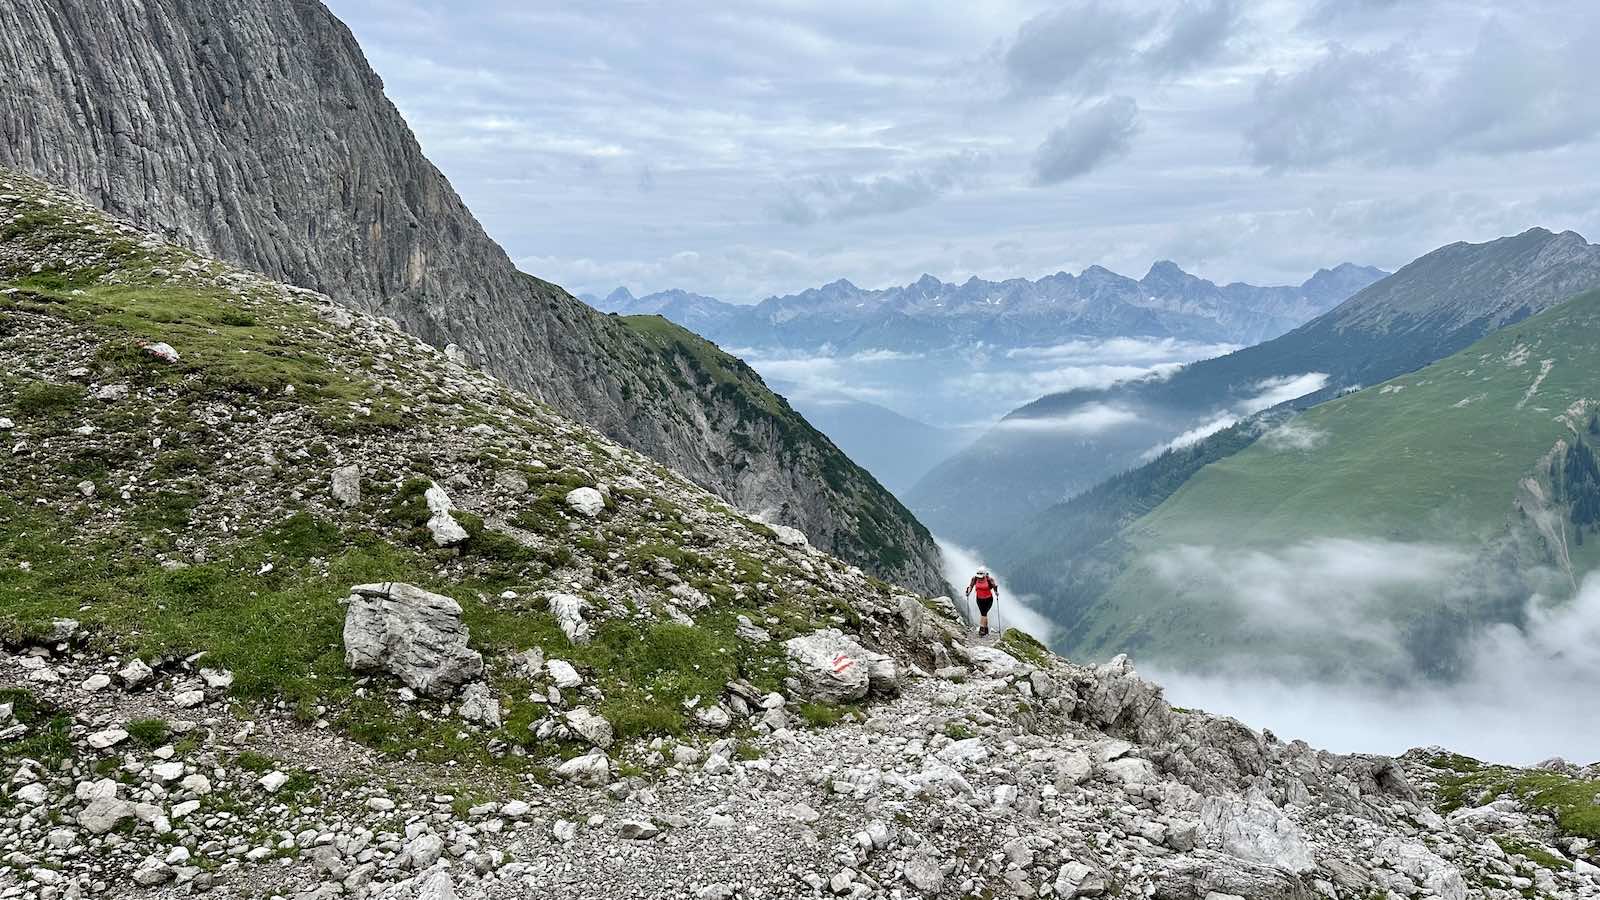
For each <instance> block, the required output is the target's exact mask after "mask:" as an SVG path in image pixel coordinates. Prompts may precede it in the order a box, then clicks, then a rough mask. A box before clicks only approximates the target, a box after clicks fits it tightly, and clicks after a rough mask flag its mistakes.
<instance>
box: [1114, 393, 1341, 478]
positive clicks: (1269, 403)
mask: <svg viewBox="0 0 1600 900" xmlns="http://www.w3.org/2000/svg"><path fill="white" fill-rule="evenodd" d="M1327 386H1328V375H1327V373H1324V372H1303V373H1301V374H1299V375H1283V376H1279V377H1277V378H1264V379H1262V380H1261V381H1258V382H1256V383H1255V384H1254V385H1252V386H1251V387H1252V389H1253V390H1254V391H1255V393H1254V394H1251V395H1250V396H1249V397H1247V398H1245V399H1244V400H1241V401H1239V402H1238V403H1235V404H1234V405H1233V407H1232V408H1230V409H1228V410H1225V411H1221V412H1218V413H1216V414H1215V415H1214V416H1212V418H1210V419H1209V420H1207V421H1205V422H1202V423H1201V424H1199V425H1196V426H1194V427H1192V428H1190V429H1188V430H1187V431H1185V432H1183V433H1182V434H1180V435H1178V436H1177V437H1175V438H1173V439H1172V440H1170V441H1167V442H1166V443H1165V444H1157V445H1156V446H1154V447H1151V448H1150V449H1149V450H1146V451H1145V452H1144V453H1143V454H1141V456H1140V458H1141V459H1144V460H1152V459H1155V458H1156V457H1158V456H1160V455H1161V454H1162V453H1165V452H1166V451H1168V450H1179V449H1182V448H1184V447H1188V446H1190V445H1191V444H1198V443H1199V442H1201V441H1203V440H1205V439H1206V438H1208V437H1210V436H1212V435H1213V434H1216V433H1217V432H1219V431H1222V430H1223V429H1226V428H1231V427H1233V426H1234V425H1237V424H1238V423H1240V422H1242V421H1244V420H1245V419H1246V418H1249V417H1250V416H1253V415H1255V414H1256V413H1258V412H1263V411H1265V410H1269V409H1271V408H1273V407H1274V406H1277V405H1278V404H1280V403H1288V402H1289V401H1290V400H1297V399H1299V398H1301V397H1304V396H1305V395H1307V394H1311V393H1315V392H1317V391H1320V390H1322V389H1323V388H1325V387H1327Z"/></svg>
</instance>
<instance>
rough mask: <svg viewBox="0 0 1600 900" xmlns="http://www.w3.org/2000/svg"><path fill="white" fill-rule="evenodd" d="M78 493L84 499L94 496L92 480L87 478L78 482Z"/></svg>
mask: <svg viewBox="0 0 1600 900" xmlns="http://www.w3.org/2000/svg"><path fill="white" fill-rule="evenodd" d="M78 493H80V494H82V495H83V497H84V499H86V500H87V499H89V498H91V497H93V496H94V482H92V481H90V480H88V479H84V480H83V481H80V482H78Z"/></svg>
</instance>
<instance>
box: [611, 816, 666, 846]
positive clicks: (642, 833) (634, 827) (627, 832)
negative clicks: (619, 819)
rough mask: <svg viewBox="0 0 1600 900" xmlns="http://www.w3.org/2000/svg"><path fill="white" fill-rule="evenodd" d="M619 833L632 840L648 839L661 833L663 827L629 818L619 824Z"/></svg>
mask: <svg viewBox="0 0 1600 900" xmlns="http://www.w3.org/2000/svg"><path fill="white" fill-rule="evenodd" d="M617 833H618V834H620V835H622V836H623V837H624V838H627V839H628V840H630V841H648V840H649V839H651V838H653V837H655V836H656V835H658V834H660V833H661V829H659V828H657V827H656V826H655V825H653V824H651V823H649V822H641V821H637V820H631V819H630V820H628V821H625V822H623V823H622V824H621V825H619V826H617Z"/></svg>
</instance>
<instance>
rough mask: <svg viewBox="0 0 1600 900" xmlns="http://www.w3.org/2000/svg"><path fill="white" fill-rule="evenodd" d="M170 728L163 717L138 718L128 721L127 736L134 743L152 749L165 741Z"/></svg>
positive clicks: (170, 730)
mask: <svg viewBox="0 0 1600 900" xmlns="http://www.w3.org/2000/svg"><path fill="white" fill-rule="evenodd" d="M171 735H172V729H171V728H169V727H168V726H167V722H166V720H165V719H140V720H138V721H136V722H129V723H128V738H129V739H130V740H132V741H133V742H134V743H135V744H138V745H139V746H141V747H144V748H146V749H150V750H153V749H155V748H156V747H159V746H161V745H162V744H165V743H166V742H167V738H168V737H170V736H171Z"/></svg>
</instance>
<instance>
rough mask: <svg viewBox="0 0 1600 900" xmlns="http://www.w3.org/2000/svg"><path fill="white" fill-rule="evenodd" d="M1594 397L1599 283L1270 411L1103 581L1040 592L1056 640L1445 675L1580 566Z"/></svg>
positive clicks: (1599, 370)
mask: <svg viewBox="0 0 1600 900" xmlns="http://www.w3.org/2000/svg"><path fill="white" fill-rule="evenodd" d="M1597 396H1600V291H1596V292H1590V293H1587V294H1583V295H1581V296H1579V297H1577V298H1574V299H1573V300H1571V301H1569V302H1568V303H1565V304H1563V305H1561V306H1559V307H1557V308H1555V309H1553V310H1550V311H1547V312H1545V313H1543V314H1541V315H1539V316H1536V317H1534V318H1532V319H1529V320H1527V321H1525V322H1522V323H1521V324H1518V325H1514V326H1510V327H1507V328H1505V329H1503V330H1501V331H1499V332H1496V333H1494V334H1492V335H1490V336H1489V337H1487V338H1485V339H1483V340H1481V341H1479V342H1478V343H1476V344H1474V345H1473V346H1471V347H1469V348H1467V349H1466V350H1464V351H1461V352H1459V353H1456V354H1454V355H1452V356H1450V357H1448V358H1446V359H1444V360H1441V361H1440V362H1438V363H1435V364H1433V365H1431V366H1428V367H1426V368H1424V369H1421V370H1419V371H1417V372H1415V373H1412V374H1410V375H1406V376H1402V377H1400V378H1396V379H1394V380H1392V381H1389V382H1386V383H1384V384H1382V385H1377V386H1374V387H1371V388H1367V389H1365V390H1362V391H1360V392H1358V393H1354V394H1350V395H1347V396H1345V397H1342V398H1339V399H1336V400H1333V401H1330V402H1328V403H1325V404H1322V405H1319V406H1317V407H1314V408H1312V409H1310V410H1308V411H1306V412H1304V413H1301V414H1300V415H1298V416H1295V417H1293V418H1290V419H1287V420H1284V421H1281V422H1279V423H1276V424H1273V425H1271V426H1268V430H1266V432H1265V433H1264V434H1263V435H1261V437H1260V438H1259V439H1257V440H1255V441H1253V442H1251V443H1249V445H1248V446H1247V447H1245V448H1244V449H1242V450H1240V451H1239V452H1238V453H1236V454H1234V455H1232V456H1228V457H1227V458H1223V459H1219V460H1217V461H1214V462H1211V463H1210V464H1209V465H1206V466H1205V467H1204V468H1202V469H1200V470H1199V471H1198V472H1196V473H1195V474H1194V475H1193V477H1191V478H1189V479H1188V480H1187V481H1186V482H1184V483H1183V484H1182V486H1181V487H1179V488H1178V489H1177V490H1176V491H1175V492H1173V493H1172V494H1171V496H1170V497H1169V498H1167V499H1166V500H1165V502H1162V503H1161V504H1160V505H1159V506H1157V507H1156V508H1154V509H1153V510H1151V511H1150V512H1149V513H1148V514H1146V515H1143V516H1141V517H1139V518H1138V519H1136V520H1134V521H1133V522H1132V523H1131V524H1128V525H1127V526H1126V527H1124V528H1123V529H1122V530H1121V531H1120V533H1118V534H1117V535H1116V536H1115V537H1113V538H1110V539H1109V540H1108V541H1107V542H1105V543H1104V544H1103V545H1102V547H1101V549H1100V551H1099V553H1098V554H1096V555H1095V559H1096V562H1097V563H1098V564H1099V566H1100V567H1101V568H1100V573H1101V574H1102V575H1105V576H1107V577H1106V578H1105V579H1104V581H1103V582H1102V583H1101V584H1095V583H1093V581H1092V579H1085V578H1081V577H1080V578H1078V579H1077V580H1076V581H1075V582H1074V583H1072V584H1070V585H1068V586H1067V593H1065V594H1064V595H1062V596H1059V597H1058V598H1057V600H1058V604H1059V605H1060V606H1061V607H1062V608H1064V609H1066V610H1068V611H1069V618H1070V619H1071V620H1072V628H1071V630H1070V633H1069V634H1068V635H1067V636H1066V637H1065V638H1064V640H1065V644H1066V646H1067V647H1069V648H1070V649H1072V650H1075V651H1078V652H1089V653H1109V652H1113V651H1116V652H1120V651H1124V650H1138V651H1139V652H1141V653H1144V654H1145V655H1146V656H1152V655H1153V656H1156V657H1159V658H1162V659H1166V660H1170V661H1172V662H1175V663H1184V664H1204V663H1208V662H1217V661H1219V660H1224V659H1227V658H1229V657H1230V656H1232V655H1235V654H1241V653H1249V654H1251V655H1253V656H1255V657H1256V658H1257V659H1260V660H1265V659H1266V658H1268V657H1271V656H1274V655H1280V654H1281V655H1282V656H1283V657H1284V658H1285V659H1290V658H1298V659H1299V660H1300V661H1301V662H1302V663H1303V664H1305V665H1307V666H1310V667H1313V668H1319V669H1325V668H1342V667H1344V666H1346V665H1347V664H1349V663H1351V661H1353V660H1360V661H1361V663H1360V664H1361V665H1364V666H1374V667H1377V668H1380V669H1381V668H1384V667H1389V666H1394V665H1414V666H1420V667H1421V668H1423V669H1424V670H1425V671H1428V672H1432V673H1436V674H1448V672H1449V671H1450V670H1451V668H1452V666H1453V665H1454V658H1453V655H1452V654H1453V651H1454V650H1455V649H1456V647H1457V646H1458V645H1459V642H1460V641H1461V640H1463V639H1465V638H1466V637H1467V636H1469V635H1470V634H1472V633H1473V631H1474V630H1475V629H1476V628H1477V627H1478V626H1481V625H1482V624H1484V623H1486V622H1491V621H1512V622H1515V621H1517V620H1518V617H1519V616H1520V615H1521V614H1522V610H1523V605H1524V603H1525V601H1526V600H1527V598H1528V596H1529V595H1530V594H1531V593H1532V592H1533V591H1535V590H1539V591H1544V592H1546V593H1547V594H1552V595H1555V596H1560V595H1561V594H1563V593H1570V592H1571V591H1572V589H1573V588H1574V587H1575V585H1576V583H1577V581H1578V580H1579V579H1580V578H1581V577H1582V575H1583V573H1584V572H1585V571H1587V570H1588V569H1589V568H1590V567H1591V566H1593V565H1594V563H1595V562H1596V559H1597V557H1596V555H1595V554H1594V553H1593V552H1592V551H1591V550H1590V547H1592V545H1593V544H1594V543H1595V542H1594V540H1593V539H1591V540H1590V541H1589V545H1590V546H1589V547H1586V546H1585V545H1584V544H1583V532H1584V530H1585V529H1584V528H1583V527H1581V526H1580V525H1578V524H1576V523H1577V522H1589V521H1590V520H1592V518H1593V511H1592V508H1591V507H1592V504H1593V503H1594V500H1593V498H1591V497H1590V496H1589V494H1590V493H1591V492H1593V491H1594V490H1595V488H1594V486H1593V484H1592V481H1591V480H1590V479H1589V476H1588V475H1587V474H1585V473H1586V472H1587V471H1588V469H1590V468H1592V466H1593V462H1592V460H1593V457H1592V447H1591V444H1593V443H1594V442H1595V440H1596V435H1595V434H1594V433H1593V431H1594V430H1595V426H1594V425H1592V424H1591V423H1592V422H1593V416H1594V412H1595V398H1596V397H1597ZM1086 568H1093V566H1092V565H1091V566H1086Z"/></svg>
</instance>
